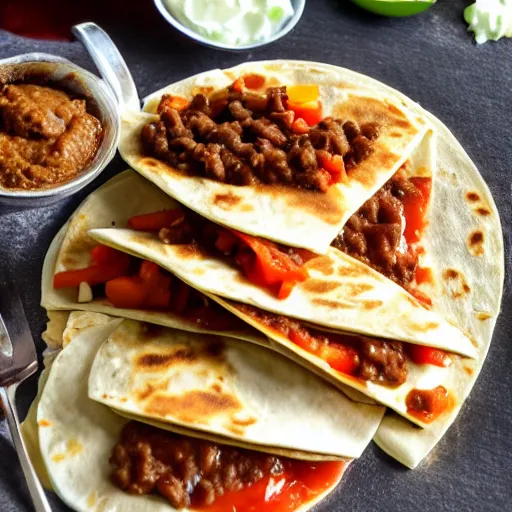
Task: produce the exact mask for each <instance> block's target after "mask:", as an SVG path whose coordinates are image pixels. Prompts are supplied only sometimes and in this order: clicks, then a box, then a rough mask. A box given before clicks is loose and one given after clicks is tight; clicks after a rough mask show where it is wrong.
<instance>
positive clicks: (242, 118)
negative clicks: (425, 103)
mask: <svg viewBox="0 0 512 512" xmlns="http://www.w3.org/2000/svg"><path fill="white" fill-rule="evenodd" d="M172 105H173V102H172V98H171V97H170V96H169V95H164V96H163V97H162V100H161V102H160V104H159V107H158V113H159V115H160V121H157V122H152V123H149V124H148V125H146V126H144V128H143V130H142V132H141V139H142V143H143V148H144V151H145V153H146V154H150V155H152V156H155V157H156V158H158V159H160V160H163V161H165V162H167V163H168V164H170V165H171V166H173V167H175V168H176V169H179V170H182V171H185V172H187V173H189V174H192V175H200V176H204V177H207V178H209V179H213V180H217V181H221V182H225V183H230V184H233V185H242V186H243V185H254V184H257V183H266V184H278V183H279V184H284V185H288V186H296V187H301V188H306V189H312V190H319V191H322V192H325V191H326V190H327V189H328V188H329V187H330V186H331V184H332V180H331V178H330V174H329V173H328V172H327V171H326V170H324V169H322V168H321V167H320V166H319V163H318V154H317V153H316V152H317V151H318V150H322V151H324V152H327V153H328V156H329V157H330V156H332V155H340V156H342V157H343V159H344V162H345V167H346V169H347V170H350V169H351V168H352V167H354V166H355V165H357V163H359V162H361V161H362V160H364V159H365V158H367V157H368V156H369V155H370V154H371V152H372V141H373V140H375V139H376V138H377V137H378V128H379V127H378V126H377V125H375V124H365V125H363V126H361V127H359V125H358V124H357V123H355V122H353V121H346V122H344V121H343V120H340V119H333V118H326V119H324V120H323V121H322V122H321V123H319V124H318V125H317V126H314V127H311V129H310V130H309V132H308V133H305V134H303V135H298V134H296V133H294V131H293V124H294V120H295V113H294V112H293V111H292V110H289V109H288V95H287V91H286V87H284V86H282V87H270V88H268V89H267V91H266V94H265V95H258V94H255V93H254V92H239V91H237V90H233V88H228V89H226V90H224V91H216V92H214V93H213V94H212V95H211V96H210V97H207V96H206V95H205V94H203V93H200V94H197V95H196V96H194V97H193V98H192V100H191V102H190V104H189V105H188V107H186V108H184V109H183V110H181V111H178V110H176V109H175V108H173V106H172ZM219 146H220V147H219Z"/></svg>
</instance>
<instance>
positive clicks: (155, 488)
mask: <svg viewBox="0 0 512 512" xmlns="http://www.w3.org/2000/svg"><path fill="white" fill-rule="evenodd" d="M286 462H287V459H285V458H282V459H281V458H278V457H276V456H273V455H267V454H263V453H259V452H254V451H250V450H245V449H241V448H235V447H231V446H223V445H218V444H216V443H212V442H208V441H203V440H200V439H193V438H188V437H185V436H181V435H178V434H173V433H171V432H167V431H163V430H160V429H158V428H155V427H151V426H148V425H144V424H142V423H138V422H135V421H130V422H129V423H127V424H126V425H125V427H124V428H123V430H122V433H121V439H120V441H119V442H118V443H117V444H116V446H115V447H114V449H113V451H112V455H111V457H110V463H111V465H112V466H113V467H114V470H113V472H112V481H113V482H114V484H115V485H117V486H118V487H120V488H121V489H122V490H123V491H125V492H128V493H130V494H160V495H161V496H163V497H164V498H166V499H167V500H169V502H170V504H171V505H172V506H173V507H175V508H177V509H182V508H185V507H188V506H191V505H192V506H194V507H201V506H205V505H211V504H212V503H213V502H214V501H215V500H216V499H217V498H218V497H220V496H223V495H224V494H225V493H227V492H230V491H240V490H243V489H244V488H246V487H250V486H251V485H253V484H255V483H256V482H258V481H260V480H262V479H264V478H268V477H270V476H279V475H282V474H283V472H284V471H285V465H286Z"/></svg>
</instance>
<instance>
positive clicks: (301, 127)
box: [292, 117, 309, 135]
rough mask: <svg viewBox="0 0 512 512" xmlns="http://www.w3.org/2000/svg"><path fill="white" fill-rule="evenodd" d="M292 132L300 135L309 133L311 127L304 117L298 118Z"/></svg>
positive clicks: (293, 124)
mask: <svg viewBox="0 0 512 512" xmlns="http://www.w3.org/2000/svg"><path fill="white" fill-rule="evenodd" d="M292 132H293V133H296V134H298V135H302V134H304V133H309V125H308V123H306V121H304V119H302V117H298V118H297V119H295V120H294V121H293V123H292Z"/></svg>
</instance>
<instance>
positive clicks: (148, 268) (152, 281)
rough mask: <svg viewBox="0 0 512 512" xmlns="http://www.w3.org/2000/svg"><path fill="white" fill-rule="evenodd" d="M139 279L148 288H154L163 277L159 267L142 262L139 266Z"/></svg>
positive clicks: (151, 263) (148, 262)
mask: <svg viewBox="0 0 512 512" xmlns="http://www.w3.org/2000/svg"><path fill="white" fill-rule="evenodd" d="M139 277H140V278H141V279H142V280H143V281H144V282H145V283H146V285H147V286H148V287H150V288H154V287H156V286H158V285H159V283H160V282H161V278H163V277H164V276H163V275H162V273H161V271H160V267H159V266H158V265H157V264H156V263H153V262H152V261H147V260H144V261H143V262H142V263H141V264H140V268H139Z"/></svg>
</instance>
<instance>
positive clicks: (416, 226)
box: [402, 178, 432, 244]
mask: <svg viewBox="0 0 512 512" xmlns="http://www.w3.org/2000/svg"><path fill="white" fill-rule="evenodd" d="M410 181H411V182H412V183H413V184H414V186H415V187H416V189H417V190H418V191H419V194H414V195H405V196H404V197H403V198H402V203H403V205H404V217H405V231H404V236H405V240H406V241H407V243H408V244H411V243H415V242H419V240H420V238H421V235H422V234H423V231H424V230H425V227H426V225H427V210H428V204H429V200H430V194H431V190H432V180H431V179H430V178H411V179H410Z"/></svg>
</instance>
